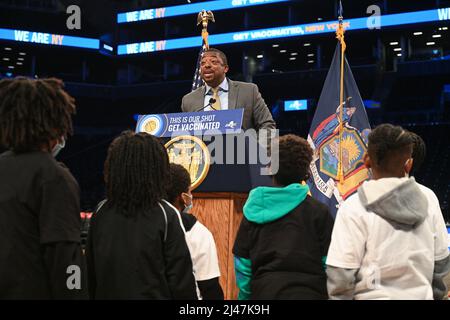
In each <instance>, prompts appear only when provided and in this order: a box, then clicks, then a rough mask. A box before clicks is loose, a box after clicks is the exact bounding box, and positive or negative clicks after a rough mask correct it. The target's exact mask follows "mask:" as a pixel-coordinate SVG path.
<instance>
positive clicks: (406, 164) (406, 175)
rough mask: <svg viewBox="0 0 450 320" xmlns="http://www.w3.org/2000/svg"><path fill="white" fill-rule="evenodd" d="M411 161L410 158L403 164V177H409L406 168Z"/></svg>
mask: <svg viewBox="0 0 450 320" xmlns="http://www.w3.org/2000/svg"><path fill="white" fill-rule="evenodd" d="M410 161H412V158H409V159H408V160H406V162H405V166H404V167H405V177H409V173H408V172H406V167H407V166H408V165H409V162H410Z"/></svg>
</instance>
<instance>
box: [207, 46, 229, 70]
mask: <svg viewBox="0 0 450 320" xmlns="http://www.w3.org/2000/svg"><path fill="white" fill-rule="evenodd" d="M207 52H213V53H216V54H218V55H219V57H220V59H222V61H223V64H224V65H226V66H227V65H228V59H227V56H226V55H225V53H223V52H222V51H220V50H219V49H216V48H211V47H210V48H208V49H206V50H205V53H207Z"/></svg>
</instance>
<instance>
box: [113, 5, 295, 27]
mask: <svg viewBox="0 0 450 320" xmlns="http://www.w3.org/2000/svg"><path fill="white" fill-rule="evenodd" d="M288 1H291V0H218V1H207V2H201V3H193V4H183V5H180V6H172V7H165V8H156V9H146V10H140V11H130V12H123V13H119V14H117V23H128V22H139V21H146V20H153V19H162V18H167V17H175V16H181V15H185V14H192V13H198V12H200V11H202V10H203V9H205V10H212V11H219V10H226V9H236V8H242V7H250V6H257V5H263V4H270V3H278V2H288Z"/></svg>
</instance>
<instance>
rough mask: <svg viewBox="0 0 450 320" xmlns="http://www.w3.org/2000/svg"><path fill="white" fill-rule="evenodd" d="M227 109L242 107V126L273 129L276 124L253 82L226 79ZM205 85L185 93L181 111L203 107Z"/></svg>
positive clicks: (192, 110) (190, 110) (245, 127)
mask: <svg viewBox="0 0 450 320" xmlns="http://www.w3.org/2000/svg"><path fill="white" fill-rule="evenodd" d="M228 87H229V89H228V109H229V110H231V109H238V108H243V109H244V118H243V121H242V128H243V129H244V130H247V129H251V128H253V129H256V130H259V129H263V128H264V129H275V128H276V124H275V121H273V118H272V115H271V114H270V111H269V109H268V108H267V105H266V103H265V102H264V99H263V98H262V97H261V94H260V93H259V90H258V86H257V85H256V84H253V83H247V82H240V81H232V80H230V79H228ZM205 90H206V87H205V86H202V87H200V88H198V89H197V90H195V91H192V92H191V93H189V94H187V95H185V96H184V97H183V100H182V103H181V110H183V112H195V111H197V110H199V109H200V108H202V107H203V105H204V100H205Z"/></svg>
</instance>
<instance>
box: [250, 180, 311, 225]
mask: <svg viewBox="0 0 450 320" xmlns="http://www.w3.org/2000/svg"><path fill="white" fill-rule="evenodd" d="M308 192H309V187H308V186H307V185H301V184H300V183H293V184H290V185H288V186H286V187H282V188H277V187H258V188H255V189H253V190H252V191H251V192H250V195H249V198H248V200H247V202H246V203H245V205H244V216H245V217H246V218H247V220H249V221H251V222H254V223H258V224H264V223H268V222H272V221H274V220H277V219H279V218H281V217H283V216H285V215H286V214H288V213H289V212H291V211H292V210H294V209H295V208H296V207H297V206H298V205H299V204H300V203H301V202H303V200H305V199H306V196H307V195H308Z"/></svg>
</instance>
